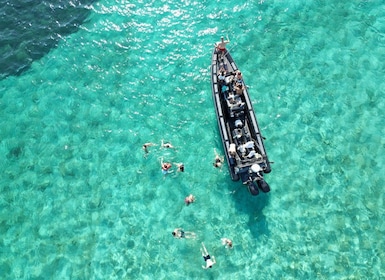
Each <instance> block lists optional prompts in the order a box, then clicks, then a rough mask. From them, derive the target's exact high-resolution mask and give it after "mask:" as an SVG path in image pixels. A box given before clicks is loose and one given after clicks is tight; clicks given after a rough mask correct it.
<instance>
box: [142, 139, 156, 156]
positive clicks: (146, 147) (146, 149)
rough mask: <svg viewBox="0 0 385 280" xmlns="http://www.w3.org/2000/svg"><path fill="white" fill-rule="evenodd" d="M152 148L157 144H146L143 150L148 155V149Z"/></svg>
mask: <svg viewBox="0 0 385 280" xmlns="http://www.w3.org/2000/svg"><path fill="white" fill-rule="evenodd" d="M151 146H156V144H154V143H151V142H148V143H144V144H143V146H142V149H143V151H144V152H145V153H146V154H148V147H151Z"/></svg>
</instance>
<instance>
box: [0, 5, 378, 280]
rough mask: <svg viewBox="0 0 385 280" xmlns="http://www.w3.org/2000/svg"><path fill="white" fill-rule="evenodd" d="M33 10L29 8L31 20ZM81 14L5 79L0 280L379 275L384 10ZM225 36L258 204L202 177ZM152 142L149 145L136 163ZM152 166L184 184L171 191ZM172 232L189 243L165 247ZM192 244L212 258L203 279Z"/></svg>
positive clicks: (222, 177)
mask: <svg viewBox="0 0 385 280" xmlns="http://www.w3.org/2000/svg"><path fill="white" fill-rule="evenodd" d="M26 3H27V2H26ZM39 8H41V7H40V6H37V7H35V8H34V9H35V10H33V11H29V10H26V11H25V13H27V14H28V13H31V16H30V18H31V21H32V20H36V19H35V17H36V16H35V14H39V12H42V10H39ZM87 9H88V10H89V14H88V16H87V20H86V21H84V22H83V23H81V24H80V25H79V26H77V29H76V32H74V33H70V34H67V33H66V35H65V36H59V35H61V34H58V33H56V34H53V36H54V38H56V37H59V38H61V39H60V40H59V41H58V43H57V47H54V48H51V49H50V50H49V52H47V51H42V53H46V54H45V55H44V56H42V57H41V58H37V59H34V60H33V61H32V62H31V64H30V67H29V66H28V65H27V64H26V65H25V69H26V70H25V71H23V72H22V73H19V75H18V76H14V75H8V74H7V75H5V74H4V73H2V76H4V78H3V79H2V80H1V81H0V122H1V130H0V154H1V155H2V156H1V160H0V170H1V174H2V175H1V177H0V188H1V190H0V236H1V240H0V274H1V277H2V278H3V279H176V278H184V279H206V278H207V279H231V278H233V279H380V278H384V277H385V272H384V271H385V270H384V265H383V264H384V263H385V253H384V252H383V248H384V247H385V244H384V239H383V236H384V233H385V222H384V219H383V216H384V212H385V206H384V194H383V186H384V183H385V180H384V176H385V175H384V174H385V160H384V150H385V149H384V148H385V140H384V138H383V135H384V133H385V128H384V124H383V123H384V117H383V112H384V109H385V97H384V94H385V81H384V78H383V77H384V74H385V66H384V61H385V5H384V4H383V3H382V1H339V3H330V2H327V1H290V3H286V2H285V1H260V2H251V1H238V2H234V1H228V0H224V1H196V2H190V1H181V2H176V3H169V2H166V1H130V2H128V1H110V0H103V1H98V2H94V3H92V4H90V5H89V6H87ZM63 10H65V9H63ZM44 12H45V10H44ZM83 16H84V15H82V16H81V18H82V17H83ZM27 18H28V17H27ZM82 19H83V18H82ZM75 22H76V21H75ZM33 26H34V25H33ZM39 28H40V29H39ZM41 28H44V26H38V27H37V28H36V30H35V29H31V32H38V31H39V30H41ZM1 35H2V33H1V31H0V36H1ZM3 35H4V34H3ZM221 35H224V36H227V35H228V36H229V38H230V40H231V44H230V45H229V49H230V51H231V53H232V55H233V57H234V59H235V60H236V62H237V64H238V66H239V67H240V69H241V70H242V72H243V75H244V78H245V81H246V83H247V84H248V85H249V87H250V90H249V91H250V94H251V99H252V100H253V101H254V108H255V110H256V113H257V117H258V120H259V124H260V127H261V129H262V130H263V133H264V136H265V137H266V138H267V140H266V142H265V145H266V149H267V151H268V153H269V157H270V159H271V160H272V161H274V164H273V165H272V168H273V171H272V173H270V174H269V175H267V176H266V178H267V181H268V182H269V184H270V186H271V189H272V191H271V192H270V193H269V194H267V195H265V194H262V195H259V196H258V197H253V196H251V195H250V194H249V193H248V192H247V190H246V188H244V187H243V186H242V185H241V184H240V183H237V182H232V181H231V180H230V178H229V176H228V174H227V168H226V166H225V167H224V168H222V169H221V170H217V169H215V168H214V167H213V166H212V162H213V159H214V149H216V150H217V151H218V152H220V153H223V150H222V147H221V144H220V137H219V132H218V128H217V123H216V119H215V114H214V108H213V102H212V98H211V88H210V75H209V71H210V69H209V67H210V62H211V52H212V47H213V43H214V42H216V41H217V40H218V39H219V37H220V36H221ZM4 36H5V35H4ZM42 44H44V42H42ZM43 47H47V46H46V45H44V46H43ZM43 47H42V48H43ZM2 55H3V54H2ZM27 61H29V60H28V59H27ZM18 67H20V66H18ZM8 70H9V69H7V71H8ZM15 73H18V72H17V71H15ZM162 139H164V140H165V141H170V142H171V143H172V144H173V145H174V146H175V149H161V148H160V143H161V140H162ZM145 142H153V143H156V144H157V146H154V147H150V149H149V154H148V155H147V157H144V152H143V150H142V148H141V147H142V144H144V143H145ZM160 158H164V159H165V160H166V161H171V162H173V163H177V162H183V163H184V164H185V172H184V173H177V172H174V173H171V174H169V175H167V176H166V177H164V176H163V175H162V174H161V171H160V164H159V162H160ZM174 170H175V169H174ZM190 193H192V194H194V195H195V196H196V202H195V203H193V204H192V205H190V206H188V207H187V206H185V205H184V197H185V196H187V195H188V194H190ZM176 227H183V228H184V229H185V230H189V231H194V232H195V233H196V234H197V239H195V240H191V239H182V240H177V239H174V238H173V237H172V235H171V232H172V230H173V229H174V228H176ZM222 237H228V238H231V239H232V240H233V243H234V248H233V249H232V250H228V249H225V248H224V247H223V245H222V244H221V241H220V239H221V238H222ZM202 241H203V242H204V243H205V245H206V246H207V248H208V250H209V252H210V253H211V255H214V256H215V257H216V260H217V264H216V265H215V266H214V268H213V269H211V270H209V271H206V270H203V269H202V268H201V265H203V264H204V263H203V259H202V257H201V255H200V252H199V248H200V243H201V242H202Z"/></svg>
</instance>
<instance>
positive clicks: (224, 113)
mask: <svg viewBox="0 0 385 280" xmlns="http://www.w3.org/2000/svg"><path fill="white" fill-rule="evenodd" d="M221 39H222V41H221V42H219V43H217V44H216V45H215V48H214V51H213V54H212V61H211V84H212V92H213V99H214V104H215V110H216V114H217V119H218V126H219V130H220V134H221V138H222V144H223V148H224V152H225V156H226V160H227V164H228V167H229V171H230V175H231V178H232V180H233V181H239V180H242V183H243V184H244V185H246V186H247V187H248V189H249V191H250V193H251V194H252V195H257V194H258V193H259V190H258V189H260V190H261V191H262V192H265V193H266V192H269V191H270V186H269V185H268V184H267V182H266V181H265V179H264V174H265V173H269V172H270V171H271V167H270V162H269V160H268V157H267V153H266V150H265V146H264V144H263V137H262V135H261V131H260V129H259V126H258V122H257V118H256V116H255V113H254V110H253V105H252V104H251V101H250V97H249V93H248V89H247V86H246V84H245V82H244V81H243V77H242V73H241V72H240V71H239V69H238V67H237V65H236V64H235V62H234V60H233V58H232V57H231V55H230V53H229V51H228V50H227V49H226V43H227V42H226V41H224V40H223V37H222V38H221Z"/></svg>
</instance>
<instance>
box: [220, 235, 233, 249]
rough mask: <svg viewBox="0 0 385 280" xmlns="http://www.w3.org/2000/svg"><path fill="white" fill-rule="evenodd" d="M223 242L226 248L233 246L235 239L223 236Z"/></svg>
mask: <svg viewBox="0 0 385 280" xmlns="http://www.w3.org/2000/svg"><path fill="white" fill-rule="evenodd" d="M221 241H222V244H223V245H225V247H226V248H230V249H231V248H233V241H231V240H230V239H228V238H225V237H224V238H221Z"/></svg>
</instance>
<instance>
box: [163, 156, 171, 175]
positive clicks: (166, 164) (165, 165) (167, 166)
mask: <svg viewBox="0 0 385 280" xmlns="http://www.w3.org/2000/svg"><path fill="white" fill-rule="evenodd" d="M160 165H161V168H162V173H163V175H166V174H168V173H171V172H172V171H170V168H171V167H172V164H171V163H169V162H163V158H162V159H161V160H160Z"/></svg>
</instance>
